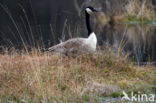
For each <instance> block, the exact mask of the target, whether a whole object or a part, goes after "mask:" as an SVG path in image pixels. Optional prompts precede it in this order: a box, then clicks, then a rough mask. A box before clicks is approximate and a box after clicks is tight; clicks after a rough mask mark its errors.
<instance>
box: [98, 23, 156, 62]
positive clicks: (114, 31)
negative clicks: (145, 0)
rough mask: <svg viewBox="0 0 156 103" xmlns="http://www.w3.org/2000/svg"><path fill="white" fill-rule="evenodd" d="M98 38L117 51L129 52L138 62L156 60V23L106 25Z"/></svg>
mask: <svg viewBox="0 0 156 103" xmlns="http://www.w3.org/2000/svg"><path fill="white" fill-rule="evenodd" d="M98 38H99V41H100V42H99V44H100V45H110V46H111V47H112V48H114V50H115V51H119V50H120V51H122V53H129V55H130V58H132V59H133V60H135V61H136V62H137V63H140V64H144V63H145V62H149V63H150V62H154V61H156V25H155V23H149V24H148V23H147V24H118V25H114V26H110V25H106V26H104V27H103V28H102V33H101V34H100V35H99V36H98Z"/></svg>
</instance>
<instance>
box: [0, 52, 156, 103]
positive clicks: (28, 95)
mask: <svg viewBox="0 0 156 103" xmlns="http://www.w3.org/2000/svg"><path fill="white" fill-rule="evenodd" d="M155 74H156V69H155V68H154V67H152V66H144V67H138V66H135V65H134V64H133V63H131V62H130V61H128V60H127V57H126V56H116V55H115V54H114V53H113V52H112V51H111V50H107V51H105V52H97V53H95V54H92V55H82V56H79V57H75V58H69V57H59V56H55V55H52V54H50V53H42V52H40V51H38V50H33V51H32V52H29V53H25V52H23V53H18V52H16V51H13V52H10V53H7V52H6V53H4V54H1V55H0V102H1V103H8V102H9V103H83V102H89V103H96V102H98V97H99V96H108V95H111V94H113V93H115V92H122V90H123V89H124V90H130V89H131V90H138V89H141V90H142V91H143V90H145V89H147V88H146V87H147V86H148V85H152V84H154V83H155V82H156V80H155V78H154V77H155ZM146 85H147V86H146Z"/></svg>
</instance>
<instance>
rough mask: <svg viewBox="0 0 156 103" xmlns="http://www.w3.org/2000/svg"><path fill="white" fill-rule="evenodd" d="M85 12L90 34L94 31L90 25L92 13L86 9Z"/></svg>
mask: <svg viewBox="0 0 156 103" xmlns="http://www.w3.org/2000/svg"><path fill="white" fill-rule="evenodd" d="M85 14H86V26H87V29H88V36H89V35H90V34H91V33H92V32H93V31H92V28H91V26H90V15H89V14H88V13H87V12H86V11H85Z"/></svg>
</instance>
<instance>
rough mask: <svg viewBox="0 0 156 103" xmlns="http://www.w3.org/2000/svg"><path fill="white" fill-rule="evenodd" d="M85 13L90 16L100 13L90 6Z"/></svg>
mask: <svg viewBox="0 0 156 103" xmlns="http://www.w3.org/2000/svg"><path fill="white" fill-rule="evenodd" d="M85 11H86V12H87V13H88V14H92V13H94V12H99V11H98V10H96V9H95V8H93V7H91V6H88V7H86V9H85Z"/></svg>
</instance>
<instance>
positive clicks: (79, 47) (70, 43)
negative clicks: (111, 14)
mask: <svg viewBox="0 0 156 103" xmlns="http://www.w3.org/2000/svg"><path fill="white" fill-rule="evenodd" d="M93 11H95V10H94V8H92V7H87V8H86V10H85V13H86V26H87V29H88V38H73V39H69V40H67V41H65V42H62V43H60V44H57V45H55V46H53V47H50V48H48V51H50V52H53V53H56V54H59V55H67V56H68V55H80V54H86V53H93V52H95V51H96V45H97V37H96V34H95V33H94V32H93V31H92V29H91V27H90V21H89V20H90V14H91V13H92V12H93Z"/></svg>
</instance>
